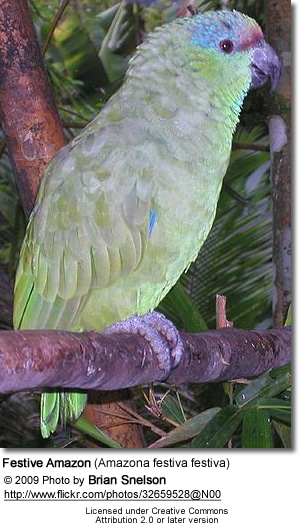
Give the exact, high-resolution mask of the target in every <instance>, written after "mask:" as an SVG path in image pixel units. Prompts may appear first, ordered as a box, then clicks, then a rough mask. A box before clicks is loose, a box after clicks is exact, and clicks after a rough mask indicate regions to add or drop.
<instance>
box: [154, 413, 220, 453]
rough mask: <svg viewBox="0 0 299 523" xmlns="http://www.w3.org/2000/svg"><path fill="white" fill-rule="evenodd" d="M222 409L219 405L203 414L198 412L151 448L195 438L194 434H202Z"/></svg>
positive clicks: (167, 445)
mask: <svg viewBox="0 0 299 523" xmlns="http://www.w3.org/2000/svg"><path fill="white" fill-rule="evenodd" d="M220 410H221V409H220V408H219V407H214V408H212V409H208V410H205V411H204V412H202V413H201V414H197V415H196V416H194V417H193V418H191V419H189V420H188V421H185V423H183V424H182V425H180V426H179V427H177V428H176V429H174V430H172V431H171V432H169V433H168V434H167V436H164V437H163V438H160V439H159V440H158V441H155V443H153V444H152V445H151V446H150V447H149V448H155V449H158V448H163V447H169V446H173V445H176V444H177V443H180V442H182V441H186V440H188V439H191V438H194V436H197V435H198V434H200V432H201V431H202V430H203V429H204V427H205V426H206V425H207V423H209V421H210V420H211V419H212V418H213V417H214V416H215V414H217V413H218V412H220Z"/></svg>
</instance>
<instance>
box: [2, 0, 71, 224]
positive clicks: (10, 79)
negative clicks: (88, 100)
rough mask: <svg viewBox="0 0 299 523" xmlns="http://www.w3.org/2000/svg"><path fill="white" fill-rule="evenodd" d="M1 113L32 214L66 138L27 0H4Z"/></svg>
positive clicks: (18, 179) (26, 205) (20, 185)
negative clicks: (42, 181) (45, 176)
mask: <svg viewBox="0 0 299 523" xmlns="http://www.w3.org/2000/svg"><path fill="white" fill-rule="evenodd" d="M0 71H1V76H0V83H1V89H0V116H1V124H2V128H3V132H4V135H5V137H6V142H7V147H8V151H9V155H10V158H11V162H12V165H13V167H14V170H15V173H16V182H17V184H18V188H19V192H20V196H21V199H22V203H23V207H24V210H25V213H26V214H27V217H28V215H29V214H30V212H31V209H32V207H33V205H34V201H35V197H36V193H37V189H38V187H39V182H40V177H41V174H42V173H43V171H44V169H45V167H46V165H47V164H48V163H49V161H50V160H51V159H52V158H53V156H54V155H55V154H56V153H57V151H58V150H59V149H60V148H61V147H62V145H64V144H65V143H66V139H65V137H64V134H63V128H62V125H61V123H60V120H59V116H58V112H57V108H56V106H55V102H54V99H53V94H52V90H51V87H50V83H49V79H48V75H47V72H46V69H45V66H44V63H43V59H42V55H41V51H40V48H39V45H38V42H37V38H36V35H35V31H34V27H33V23H32V20H31V17H30V13H29V9H28V5H27V1H26V0H17V1H11V2H7V1H5V0H0Z"/></svg>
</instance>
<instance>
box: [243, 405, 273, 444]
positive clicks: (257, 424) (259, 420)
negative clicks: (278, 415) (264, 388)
mask: <svg viewBox="0 0 299 523" xmlns="http://www.w3.org/2000/svg"><path fill="white" fill-rule="evenodd" d="M272 447H273V439H272V426H271V421H270V416H269V412H268V410H259V409H257V408H250V409H245V411H244V415H243V426H242V448H247V449H248V448H249V449H263V448H272Z"/></svg>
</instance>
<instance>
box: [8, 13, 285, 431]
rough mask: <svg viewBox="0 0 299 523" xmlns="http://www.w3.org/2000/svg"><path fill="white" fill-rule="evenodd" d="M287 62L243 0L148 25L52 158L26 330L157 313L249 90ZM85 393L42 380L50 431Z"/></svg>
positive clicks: (22, 324)
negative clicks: (93, 111) (124, 65)
mask: <svg viewBox="0 0 299 523" xmlns="http://www.w3.org/2000/svg"><path fill="white" fill-rule="evenodd" d="M280 74H281V65H280V60H279V57H278V55H277V54H276V52H275V51H274V50H273V48H272V47H271V46H270V45H269V44H268V43H267V42H266V40H265V38H264V35H263V32H262V30H261V28H260V26H259V25H258V23H257V22H256V21H255V20H254V19H252V18H250V17H248V16H246V15H245V14H243V13H241V12H238V11H235V10H234V11H229V10H215V11H206V12H200V13H196V14H194V16H191V17H184V18H177V19H175V20H173V21H172V22H170V23H167V24H165V25H163V26H160V27H157V28H156V29H155V30H153V31H152V32H151V33H149V34H148V35H147V37H146V39H145V40H144V42H143V43H142V44H141V45H140V46H139V47H138V48H137V50H136V53H135V54H134V55H133V57H132V58H131V60H130V63H129V67H128V70H127V72H126V75H125V78H124V82H123V84H122V86H121V87H120V88H119V90H118V91H117V92H116V93H115V94H114V95H112V97H111V98H110V99H109V100H108V102H107V103H106V104H105V106H104V107H103V108H102V110H101V111H100V113H99V114H98V115H97V116H96V117H95V118H94V119H93V120H92V121H91V122H90V123H89V124H88V125H87V126H86V127H85V129H84V130H83V131H82V132H81V133H80V134H78V135H77V136H76V137H75V138H74V139H73V140H72V141H71V142H69V143H68V144H67V145H66V146H64V147H63V148H62V149H61V150H60V151H59V152H58V154H57V155H56V156H55V157H54V158H53V159H52V161H51V162H50V163H49V164H48V166H47V168H46V169H45V172H44V174H43V177H42V181H41V184H40V188H39V192H38V196H37V201H36V204H35V206H34V209H33V211H32V213H31V216H30V218H29V221H28V226H27V230H26V234H25V238H24V241H23V244H22V248H21V252H20V259H19V263H18V269H17V274H16V281H15V299H14V328H15V329H63V330H69V331H74V332H81V331H87V330H96V331H101V330H103V329H106V328H107V327H109V326H110V325H113V324H117V323H118V322H119V324H121V323H122V322H124V324H125V323H126V321H129V319H130V317H133V316H134V315H135V316H136V317H137V318H138V317H140V318H142V317H143V316H144V317H145V316H146V315H147V314H149V315H150V314H151V312H153V314H155V312H154V309H155V308H156V307H157V306H158V304H159V302H160V301H161V300H162V299H163V297H164V296H165V295H166V294H167V292H168V291H169V290H170V289H171V288H172V287H173V286H174V285H175V283H176V282H177V281H178V279H179V277H180V276H181V274H182V273H183V272H184V271H186V270H187V269H188V267H189V266H190V264H191V262H192V261H194V260H195V259H196V257H197V255H198V252H199V250H200V248H201V246H202V244H203V242H204V241H205V239H206V237H207V235H208V233H209V231H210V229H211V227H212V224H213V220H214V217H215V212H216V207H217V202H218V198H219V193H220V189H221V186H222V182H223V178H224V176H225V173H226V170H227V166H228V162H229V159H230V153H231V147H232V139H233V134H234V131H235V128H236V125H237V123H238V121H239V115H240V111H241V108H242V104H243V100H244V98H245V96H246V94H247V93H248V91H249V89H251V88H258V87H261V86H263V85H265V84H266V83H267V82H268V81H269V83H270V84H271V90H274V89H276V87H277V85H278V83H279V78H280ZM165 319H166V318H165ZM130 326H132V322H131V323H129V327H130ZM86 398H87V395H86V392H84V391H81V390H78V391H77V390H76V391H73V390H71V391H68V390H67V389H65V390H49V391H46V392H42V396H41V412H40V417H41V420H40V426H41V433H42V436H43V437H44V438H47V437H49V436H50V435H51V433H52V432H54V431H55V429H56V427H57V425H58V423H59V422H61V421H63V422H68V421H72V420H75V419H77V418H78V417H79V416H80V415H81V413H82V411H83V409H84V406H85V404H86Z"/></svg>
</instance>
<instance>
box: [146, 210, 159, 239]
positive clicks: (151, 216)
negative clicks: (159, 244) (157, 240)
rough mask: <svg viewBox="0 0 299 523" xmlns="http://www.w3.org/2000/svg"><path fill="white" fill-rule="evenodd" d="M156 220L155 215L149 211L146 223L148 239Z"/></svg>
mask: <svg viewBox="0 0 299 523" xmlns="http://www.w3.org/2000/svg"><path fill="white" fill-rule="evenodd" d="M156 218H157V213H156V212H154V211H150V215H149V222H148V237H149V238H150V237H151V234H152V232H153V228H154V225H155V222H156Z"/></svg>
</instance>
